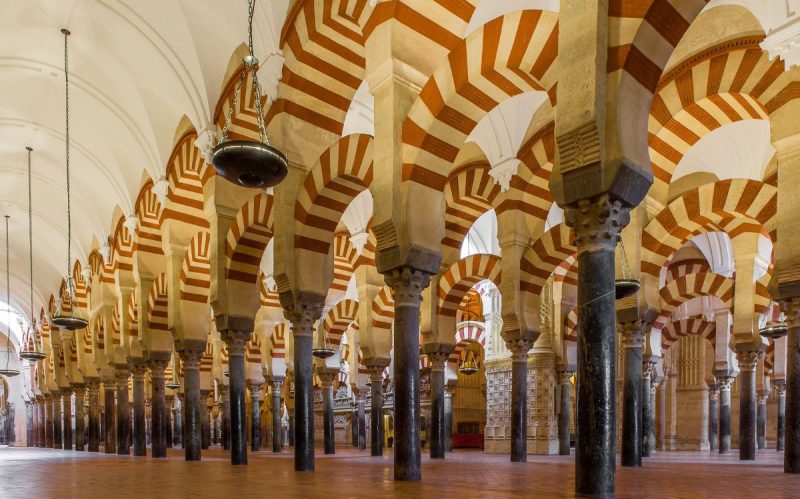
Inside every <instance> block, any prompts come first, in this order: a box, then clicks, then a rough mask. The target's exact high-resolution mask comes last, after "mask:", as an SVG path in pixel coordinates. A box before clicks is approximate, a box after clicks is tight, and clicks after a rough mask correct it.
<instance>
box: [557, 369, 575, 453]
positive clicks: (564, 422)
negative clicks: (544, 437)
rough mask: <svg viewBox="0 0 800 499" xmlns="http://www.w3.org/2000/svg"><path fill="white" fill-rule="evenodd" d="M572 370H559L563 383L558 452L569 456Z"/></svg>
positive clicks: (559, 414) (560, 379)
mask: <svg viewBox="0 0 800 499" xmlns="http://www.w3.org/2000/svg"><path fill="white" fill-rule="evenodd" d="M571 377H572V372H571V371H559V372H558V380H559V384H560V385H561V389H560V392H561V393H560V397H559V405H558V407H559V409H558V454H559V455H561V456H569V453H570V433H569V419H570V414H569V413H570V396H569V395H570V383H569V379H570V378H571Z"/></svg>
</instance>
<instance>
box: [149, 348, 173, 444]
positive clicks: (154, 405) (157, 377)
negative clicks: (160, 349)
mask: <svg viewBox="0 0 800 499" xmlns="http://www.w3.org/2000/svg"><path fill="white" fill-rule="evenodd" d="M149 367H150V440H151V444H150V446H151V454H152V456H153V457H155V458H159V457H167V442H168V441H169V438H170V436H171V435H170V434H169V431H168V425H169V413H168V412H167V411H168V409H167V398H166V387H165V386H164V385H165V382H164V370H165V369H166V367H167V361H166V360H151V361H150V362H149Z"/></svg>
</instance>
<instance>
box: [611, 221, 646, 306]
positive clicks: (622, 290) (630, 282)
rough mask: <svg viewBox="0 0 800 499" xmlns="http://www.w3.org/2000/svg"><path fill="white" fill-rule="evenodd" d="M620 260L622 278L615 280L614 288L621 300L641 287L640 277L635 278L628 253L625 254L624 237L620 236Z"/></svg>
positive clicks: (618, 298)
mask: <svg viewBox="0 0 800 499" xmlns="http://www.w3.org/2000/svg"><path fill="white" fill-rule="evenodd" d="M619 249H620V260H621V261H622V278H621V279H617V280H616V281H614V288H615V291H616V299H617V300H621V299H623V298H627V297H629V296H632V295H633V294H635V293H636V292H637V291H639V288H640V287H641V284H640V283H639V280H638V279H634V278H633V274H631V269H630V267H629V266H628V255H626V254H625V243H623V242H622V238H621V237H620V238H619Z"/></svg>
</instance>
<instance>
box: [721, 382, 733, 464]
mask: <svg viewBox="0 0 800 499" xmlns="http://www.w3.org/2000/svg"><path fill="white" fill-rule="evenodd" d="M732 382H733V378H720V385H719V453H720V454H726V453H728V452H730V450H731V383H732Z"/></svg>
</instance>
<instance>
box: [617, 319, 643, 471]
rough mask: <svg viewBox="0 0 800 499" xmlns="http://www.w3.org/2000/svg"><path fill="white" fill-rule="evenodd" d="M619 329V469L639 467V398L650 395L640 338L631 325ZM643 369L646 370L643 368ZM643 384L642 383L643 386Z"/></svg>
mask: <svg viewBox="0 0 800 499" xmlns="http://www.w3.org/2000/svg"><path fill="white" fill-rule="evenodd" d="M621 326H622V329H623V331H624V332H623V349H624V352H625V354H624V360H625V369H624V380H623V385H622V397H623V400H622V456H621V457H622V459H621V461H622V466H627V467H638V466H641V465H642V455H643V453H642V442H643V438H642V435H643V432H642V422H643V421H642V419H643V418H642V412H643V410H644V409H643V405H642V402H643V400H642V399H643V394H644V393H645V390H647V392H646V393H648V394H649V393H650V386H649V385H650V383H649V382H650V374H649V372H646V374H645V376H646V377H647V380H645V379H644V377H643V374H642V346H643V344H644V336H643V335H642V332H641V327H637V325H636V323H635V322H627V323H624V324H622V325H621ZM646 369H647V368H646ZM645 381H646V382H645ZM645 384H646V385H647V386H645Z"/></svg>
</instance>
